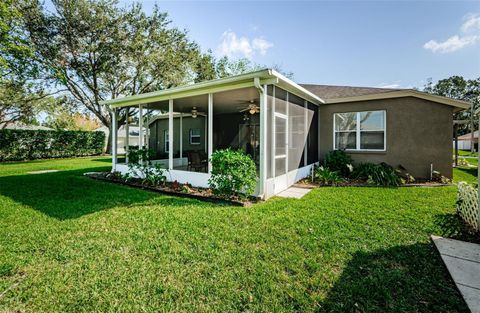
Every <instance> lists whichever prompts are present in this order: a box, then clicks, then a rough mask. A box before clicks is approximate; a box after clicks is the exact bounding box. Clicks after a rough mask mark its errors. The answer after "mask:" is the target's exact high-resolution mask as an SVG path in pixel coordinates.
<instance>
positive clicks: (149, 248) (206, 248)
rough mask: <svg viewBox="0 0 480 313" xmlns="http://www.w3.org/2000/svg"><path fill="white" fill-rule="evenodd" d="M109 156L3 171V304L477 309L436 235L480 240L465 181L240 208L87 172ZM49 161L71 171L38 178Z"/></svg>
mask: <svg viewBox="0 0 480 313" xmlns="http://www.w3.org/2000/svg"><path fill="white" fill-rule="evenodd" d="M108 162H109V160H108V159H107V158H83V159H75V160H56V161H50V160H49V161H36V162H28V163H17V164H4V165H0V311H1V312H3V311H8V312H10V311H12V312H13V311H28V312H67V311H68V312H77V311H85V312H91V311H127V312H132V311H149V312H155V311H221V312H225V311H274V312H275V311H292V312H294V311H321V312H332V311H335V312H345V311H347V312H363V311H364V312H375V311H376V312H384V311H391V312H416V311H429V312H467V308H466V306H465V304H464V302H463V300H462V299H461V297H460V296H459V293H458V292H457V290H456V289H455V285H454V284H453V282H452V281H451V279H450V277H449V275H448V273H447V271H446V270H445V268H444V266H443V264H442V261H441V259H440V257H439V256H438V254H437V253H436V251H435V250H434V248H433V246H432V244H431V242H430V240H429V236H430V234H437V235H442V236H449V237H453V238H460V239H467V240H476V239H475V238H472V237H471V236H469V235H467V234H466V232H465V231H464V229H463V227H462V224H461V223H460V222H459V220H458V219H457V217H456V215H455V214H454V206H455V191H456V190H455V187H440V188H397V189H394V188H341V187H339V188H318V189H315V190H313V191H312V192H311V193H310V194H308V195H307V196H306V197H304V198H303V199H301V200H294V199H281V198H274V199H271V200H269V201H267V202H264V203H260V204H257V205H254V206H253V207H250V208H240V207H230V206H222V205H214V204H211V203H204V202H201V201H197V200H191V199H182V198H176V197H171V196H164V195H159V194H155V193H150V192H145V191H141V190H138V189H130V188H128V187H122V186H116V185H113V184H109V183H104V182H98V181H93V180H91V179H88V178H86V177H83V176H82V175H81V174H82V172H85V171H92V170H101V169H107V168H108V166H109V163H108ZM47 169H57V170H60V172H56V173H47V174H28V173H27V172H30V171H35V170H47ZM455 173H456V174H459V173H461V174H462V175H465V177H468V175H470V174H469V173H468V172H467V171H465V172H464V171H460V170H458V169H456V171H455ZM470 176H471V175H470Z"/></svg>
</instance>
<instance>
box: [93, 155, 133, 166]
mask: <svg viewBox="0 0 480 313" xmlns="http://www.w3.org/2000/svg"><path fill="white" fill-rule="evenodd" d="M92 161H93V162H103V163H109V164H112V158H111V157H108V158H97V159H93V160H92ZM117 163H125V157H123V156H119V157H118V158H117Z"/></svg>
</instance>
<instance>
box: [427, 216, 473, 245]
mask: <svg viewBox="0 0 480 313" xmlns="http://www.w3.org/2000/svg"><path fill="white" fill-rule="evenodd" d="M434 218H435V220H434V222H435V224H437V225H438V226H440V228H441V229H442V233H440V234H434V235H439V236H442V237H448V238H452V239H457V240H464V241H468V242H476V243H480V234H478V233H477V234H475V233H474V232H473V230H472V229H469V228H468V226H467V224H466V223H465V222H464V221H462V219H461V218H460V216H458V215H457V214H438V215H435V217H434Z"/></svg>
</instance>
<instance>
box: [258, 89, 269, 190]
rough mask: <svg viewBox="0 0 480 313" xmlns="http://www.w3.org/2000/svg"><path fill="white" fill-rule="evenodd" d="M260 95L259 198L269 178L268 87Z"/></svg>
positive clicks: (260, 91)
mask: <svg viewBox="0 0 480 313" xmlns="http://www.w3.org/2000/svg"><path fill="white" fill-rule="evenodd" d="M258 91H259V94H260V177H259V178H260V186H259V187H260V188H259V196H263V195H264V194H265V181H266V177H267V85H263V87H262V88H260V89H258Z"/></svg>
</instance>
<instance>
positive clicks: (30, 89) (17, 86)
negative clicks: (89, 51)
mask: <svg viewBox="0 0 480 313" xmlns="http://www.w3.org/2000/svg"><path fill="white" fill-rule="evenodd" d="M32 55H33V50H32V48H31V46H30V45H29V41H28V38H27V37H26V36H25V29H24V24H23V23H22V13H21V11H20V10H19V9H18V8H17V7H16V6H15V5H14V2H13V1H12V0H4V1H2V2H0V128H3V127H6V126H7V125H8V124H9V123H14V122H24V123H31V122H33V121H34V120H35V114H36V113H37V111H38V109H39V108H40V107H41V105H42V104H43V103H44V102H45V101H46V98H47V95H46V94H45V93H44V92H43V89H42V88H41V86H40V85H39V84H38V83H35V82H34V80H35V79H36V78H37V74H38V71H37V68H36V66H35V63H34V62H31V57H32Z"/></svg>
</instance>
